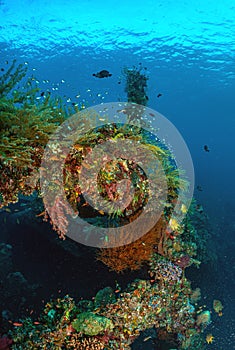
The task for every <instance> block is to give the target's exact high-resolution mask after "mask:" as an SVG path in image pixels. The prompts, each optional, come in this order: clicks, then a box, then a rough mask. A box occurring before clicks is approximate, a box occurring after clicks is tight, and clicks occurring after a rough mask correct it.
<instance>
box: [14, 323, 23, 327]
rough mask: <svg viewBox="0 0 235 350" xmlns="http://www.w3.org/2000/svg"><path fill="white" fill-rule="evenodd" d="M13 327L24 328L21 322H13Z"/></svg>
mask: <svg viewBox="0 0 235 350" xmlns="http://www.w3.org/2000/svg"><path fill="white" fill-rule="evenodd" d="M12 325H13V326H15V327H22V326H23V323H21V322H13V323H12Z"/></svg>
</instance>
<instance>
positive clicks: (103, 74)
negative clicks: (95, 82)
mask: <svg viewBox="0 0 235 350" xmlns="http://www.w3.org/2000/svg"><path fill="white" fill-rule="evenodd" d="M92 75H93V77H96V78H108V77H111V76H112V74H110V73H109V71H108V70H105V69H103V70H101V71H100V72H98V73H94V74H92Z"/></svg>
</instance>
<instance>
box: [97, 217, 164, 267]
mask: <svg viewBox="0 0 235 350" xmlns="http://www.w3.org/2000/svg"><path fill="white" fill-rule="evenodd" d="M165 229H166V222H165V220H164V219H163V218H161V219H160V220H158V222H157V223H156V225H155V226H154V227H153V228H152V229H151V230H150V231H149V232H147V233H146V234H145V235H144V236H142V237H141V238H139V239H137V240H136V241H134V242H133V243H130V244H128V245H124V246H120V247H114V248H102V249H100V250H99V251H98V253H97V259H98V260H101V261H102V262H103V263H104V264H105V265H107V266H109V267H110V269H111V270H114V271H116V272H122V271H124V270H126V269H130V270H138V269H139V268H140V267H141V266H142V264H143V263H144V262H146V261H148V260H149V259H150V257H151V255H152V253H153V252H154V251H155V252H156V251H158V250H159V245H160V246H161V243H162V241H163V237H164V236H165ZM160 253H162V251H160Z"/></svg>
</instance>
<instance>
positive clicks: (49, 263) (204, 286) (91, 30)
mask: <svg viewBox="0 0 235 350" xmlns="http://www.w3.org/2000/svg"><path fill="white" fill-rule="evenodd" d="M112 2H113V3H114V4H113V6H114V7H115V8H117V7H118V9H117V13H114V14H113V20H112V21H111V20H110V18H109V16H108V13H109V11H108V8H107V7H109V6H107V7H105V8H104V10H103V12H102V4H101V5H100V6H98V5H97V3H96V2H94V1H84V7H83V6H82V3H83V2H80V5H79V6H80V7H79V11H80V12H76V11H75V13H76V15H75V16H73V14H72V13H71V10H72V8H73V6H75V8H76V6H77V5H76V4H75V3H73V1H72V2H71V1H70V2H69V5H66V6H65V5H64V3H65V2H64V3H63V2H62V1H58V5H54V6H55V7H52V6H51V5H49V4H47V1H41V2H40V6H39V9H38V13H35V11H34V10H35V8H38V4H39V3H38V2H35V1H24V3H25V6H24V7H25V9H26V10H25V13H23V12H22V16H18V17H17V13H18V11H19V9H20V11H23V10H22V9H21V5H20V3H21V2H17V1H15V2H14V1H7V0H6V1H1V3H0V14H1V16H2V17H1V18H2V19H1V21H2V24H1V27H0V35H1V37H0V38H1V40H0V65H1V66H0V68H3V69H6V61H9V62H10V61H12V60H13V59H14V58H16V59H17V62H18V63H24V62H26V63H27V65H28V73H29V75H30V74H34V75H35V76H36V78H37V79H38V81H39V83H38V86H39V87H40V89H41V91H46V90H47V89H48V90H50V91H51V93H52V94H59V95H60V96H62V97H63V98H64V101H65V103H66V104H68V105H70V104H71V103H72V102H75V103H79V104H85V105H86V106H91V105H96V104H99V103H102V102H113V101H125V99H126V94H125V91H124V79H123V75H122V69H123V67H125V66H127V67H132V66H133V65H138V64H139V63H140V62H141V63H142V65H143V66H144V67H147V74H148V76H149V82H148V97H149V101H148V106H149V107H151V108H153V109H155V110H157V111H158V112H160V113H162V114H163V115H164V116H165V117H166V118H168V119H169V120H170V121H171V122H172V123H173V124H174V125H175V126H176V127H177V128H178V130H179V131H180V133H181V135H182V136H183V138H184V140H185V142H186V143H187V146H188V148H189V150H190V153H191V156H192V159H193V164H194V170H195V194H194V195H195V198H196V199H197V200H198V202H199V203H200V204H202V205H203V207H204V210H205V212H206V213H207V215H208V217H209V221H210V226H211V229H212V231H213V242H212V244H213V245H215V246H216V254H217V260H216V261H214V262H213V264H208V265H203V266H202V267H201V268H200V270H197V269H195V268H194V269H189V271H188V277H189V278H190V280H191V281H192V284H193V286H195V287H197V286H199V287H200V288H201V291H202V303H204V304H206V305H207V307H208V309H209V310H210V309H212V301H213V299H220V300H221V301H222V302H223V305H224V310H223V316H222V317H220V318H218V317H217V318H215V319H212V324H211V325H210V326H209V327H208V329H207V331H208V333H209V332H211V333H212V334H213V335H214V337H215V342H214V343H213V345H208V349H209V348H215V349H220V350H224V349H229V350H230V349H235V346H234V344H235V334H234V329H235V322H234V302H235V300H234V295H235V293H234V287H235V286H234V267H235V265H234V233H235V186H234V178H235V162H234V132H235V98H234V91H235V61H234V55H235V46H234V42H235V15H234V14H235V4H233V2H232V1H224V2H222V1H221V2H220V1H219V2H217V4H214V2H211V1H208V4H207V5H205V4H204V2H201V1H197V8H194V6H196V5H194V4H192V5H191V4H190V2H189V1H186V2H183V1H180V2H177V3H175V4H174V2H172V1H165V2H164V3H160V2H159V4H155V3H154V2H152V1H147V3H146V4H145V6H144V11H143V13H142V12H139V11H138V10H139V9H141V8H142V7H143V4H142V3H141V2H138V1H137V4H136V8H135V7H134V3H132V1H130V3H129V5H128V6H127V4H126V5H125V4H123V12H122V10H121V9H122V2H120V1H119V2H116V1H112ZM56 3H57V2H55V4H56ZM47 5H48V6H47ZM110 5H111V4H110ZM67 6H68V7H67ZM55 8H56V9H57V12H54V9H55ZM65 8H67V10H66V11H65V14H64V18H62V17H63V16H62V17H61V11H62V12H63V11H64V9H65ZM87 8H89V9H91V13H90V14H88V13H87V12H86V11H85V10H87ZM110 8H112V6H111V7H110ZM128 9H129V11H130V13H127V10H128ZM181 10H182V11H186V12H185V13H186V15H185V16H183V17H182V13H181V12H182V11H181ZM79 14H80V16H81V17H80V16H79ZM130 14H132V15H131V16H130ZM66 16H67V18H66ZM86 16H87V22H88V25H87V28H86V27H85V24H84V23H86ZM138 16H139V17H138ZM80 18H81V23H80V22H79V19H80ZM130 18H131V20H130ZM163 18H164V20H163ZM189 18H191V20H192V23H191V25H190V19H189ZM95 19H96V20H97V21H95ZM125 19H126V21H125ZM69 20H70V25H69V24H68V22H69ZM89 21H90V22H89ZM115 21H116V22H115ZM131 21H132V22H133V26H131ZM113 22H114V23H116V26H117V28H118V29H117V32H115V31H112V25H113ZM127 22H128V25H127V24H126V23H127ZM54 23H56V25H55V26H54V27H53V25H54ZM125 24H126V26H127V27H125ZM102 25H103V27H104V28H103V29H102ZM130 28H133V29H132V30H131V29H130ZM86 30H87V32H86ZM101 69H108V70H109V71H110V72H111V73H112V77H110V78H108V79H95V78H94V77H93V76H92V74H93V73H95V72H98V71H100V70H101ZM158 93H161V94H162V96H161V97H160V98H157V95H158ZM204 145H208V147H209V149H210V152H205V151H204V149H203V147H204ZM11 208H13V207H11ZM13 210H14V209H13ZM0 221H1V224H0V225H1V226H0V228H1V235H2V239H1V241H2V242H7V243H9V244H10V245H11V246H12V256H13V260H12V262H13V265H14V271H21V272H22V273H23V274H24V276H25V278H26V280H27V281H28V283H29V284H35V285H36V287H35V293H36V296H35V295H29V294H27V293H26V294H25V295H24V297H25V298H26V299H27V302H28V305H29V307H28V308H29V309H30V308H33V309H35V313H37V312H38V311H39V310H40V308H41V306H42V300H48V299H49V298H50V297H57V296H58V295H65V294H67V293H69V294H70V295H71V296H73V297H75V298H79V297H89V298H90V297H92V296H93V295H94V294H95V293H96V292H97V291H98V290H99V289H101V288H103V287H105V286H107V285H109V286H111V287H113V288H115V286H116V283H117V282H118V283H119V284H121V285H122V286H123V287H124V286H125V285H126V284H127V283H128V282H129V281H132V280H133V279H134V278H136V277H138V278H141V277H143V278H144V277H145V276H146V273H147V272H146V271H145V269H143V270H141V271H140V272H136V273H132V274H126V275H125V274H124V275H117V274H116V273H114V272H113V273H110V272H108V268H106V267H105V266H104V265H103V264H102V263H100V262H97V261H96V260H95V255H94V254H93V252H92V251H91V250H89V249H88V248H87V247H85V246H82V245H79V244H77V251H76V252H73V253H72V254H71V253H70V252H69V250H66V249H64V248H63V245H62V244H61V243H60V244H55V241H57V240H58V239H57V237H56V234H55V233H54V232H53V231H52V230H51V229H50V227H49V225H47V224H45V223H41V224H39V223H38V221H37V222H36V223H31V221H30V219H29V220H26V219H24V220H23V221H22V222H19V223H17V222H16V219H15V217H14V215H13V214H12V213H6V212H5V211H4V210H2V211H1V212H0ZM72 249H74V248H72ZM84 266H86V268H84ZM15 300H18V299H17V298H16V299H15ZM25 304H27V303H25ZM25 304H24V306H22V310H20V311H22V312H26V313H27V311H26V310H25ZM17 307H18V306H17V305H16V303H14V296H13V297H12V296H10V297H9V305H5V308H6V309H10V310H11V312H12V314H13V315H14V313H16V315H17V317H18V316H19V312H18V311H17V312H16V310H17ZM14 317H16V316H15V315H14ZM145 346H146V347H145V349H147V346H149V349H155V347H154V345H152V347H151V344H147V343H146V344H145ZM133 348H134V347H133ZM137 348H138V345H136V349H137Z"/></svg>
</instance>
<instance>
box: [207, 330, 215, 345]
mask: <svg viewBox="0 0 235 350" xmlns="http://www.w3.org/2000/svg"><path fill="white" fill-rule="evenodd" d="M206 341H207V344H212V343H213V341H214V337H213V335H212V334H211V333H210V334H207V336H206Z"/></svg>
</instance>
